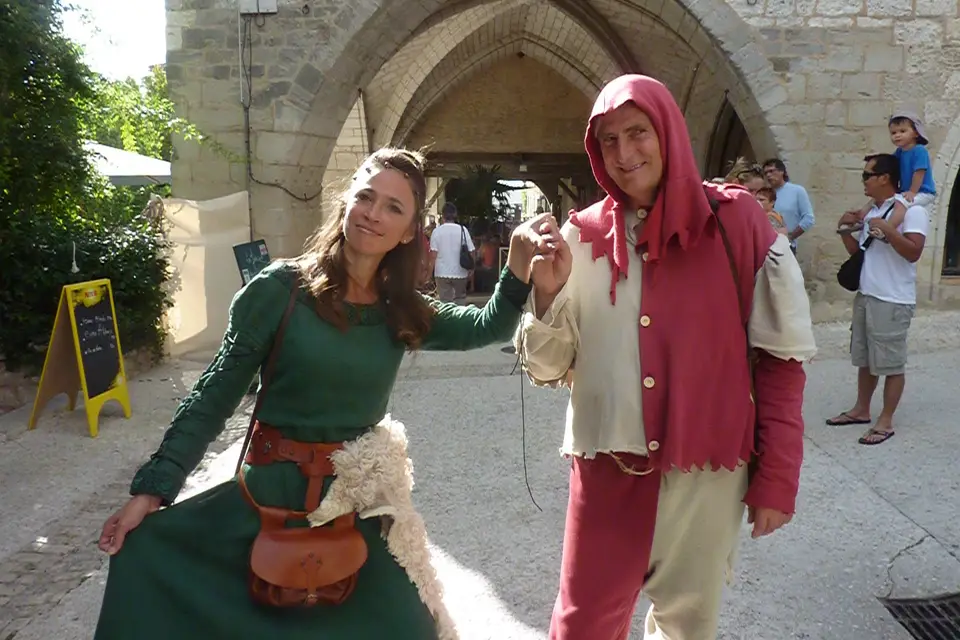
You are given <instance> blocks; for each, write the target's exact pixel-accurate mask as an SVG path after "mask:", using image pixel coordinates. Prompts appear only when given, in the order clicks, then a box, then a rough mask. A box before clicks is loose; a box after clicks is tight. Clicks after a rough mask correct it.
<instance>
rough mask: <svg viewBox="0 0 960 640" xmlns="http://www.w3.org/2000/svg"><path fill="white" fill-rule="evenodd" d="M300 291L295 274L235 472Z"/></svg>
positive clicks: (246, 445)
mask: <svg viewBox="0 0 960 640" xmlns="http://www.w3.org/2000/svg"><path fill="white" fill-rule="evenodd" d="M299 292H300V276H299V274H298V275H297V276H295V278H294V281H293V287H292V288H291V290H290V300H289V301H287V308H286V310H285V311H284V312H283V318H281V320H280V327H279V328H278V329H277V333H276V335H275V336H274V338H273V344H272V345H271V346H270V353H269V355H268V356H267V360H266V364H265V365H263V366H261V369H260V371H261V372H262V373H261V376H260V391H259V392H258V393H257V401H256V403H254V405H253V413H252V414H250V424H249V426H247V435H246V436H245V437H244V439H243V447H241V448H240V458H239V459H238V460H237V469H236V471H234V474H239V473H240V469H241V468H242V467H243V459H244V457H245V456H246V453H247V447H248V446H250V438H251V437H253V427H254V425H255V424H256V423H257V414H258V413H260V405H261V404H262V403H263V397H264V395H266V392H267V387H268V386H269V384H270V379H271V378H272V377H273V369H274V367H275V366H276V364H277V356H278V355H279V353H280V343H281V342H282V341H283V336H284V334H285V333H286V332H287V324H288V323H289V322H290V316H291V315H292V314H293V308H294V306H296V304H297V293H299Z"/></svg>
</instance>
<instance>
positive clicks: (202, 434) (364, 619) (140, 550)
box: [94, 263, 530, 640]
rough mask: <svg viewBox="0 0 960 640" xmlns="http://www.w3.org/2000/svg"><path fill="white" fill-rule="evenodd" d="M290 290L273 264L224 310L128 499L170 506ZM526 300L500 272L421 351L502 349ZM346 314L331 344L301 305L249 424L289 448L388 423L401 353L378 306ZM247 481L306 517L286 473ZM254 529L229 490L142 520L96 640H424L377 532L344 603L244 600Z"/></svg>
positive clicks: (327, 330)
mask: <svg viewBox="0 0 960 640" xmlns="http://www.w3.org/2000/svg"><path fill="white" fill-rule="evenodd" d="M293 282H294V276H293V268H292V267H291V266H289V265H287V264H285V263H274V264H273V265H271V266H269V267H267V268H266V269H265V270H264V271H263V272H261V273H260V274H259V275H258V276H257V277H256V278H254V279H253V280H252V281H251V282H250V283H248V284H247V286H246V287H245V288H244V289H242V290H241V291H240V292H239V293H238V294H237V295H236V296H235V298H234V300H233V303H232V305H231V309H230V317H229V323H228V327H227V330H226V333H225V336H224V340H223V344H222V345H221V347H220V350H219V352H218V353H217V355H216V357H215V358H214V359H213V361H212V363H211V364H210V365H209V366H208V367H207V369H206V370H205V371H204V373H203V375H202V376H201V377H200V379H199V381H198V382H197V384H196V386H195V387H194V389H193V391H192V392H191V394H190V395H189V396H188V397H187V398H185V399H184V401H183V402H182V403H181V405H180V406H179V408H178V409H177V412H176V414H175V415H174V419H173V422H172V424H171V426H170V428H169V429H168V430H167V432H166V434H165V436H164V438H163V442H162V443H161V445H160V447H159V449H158V450H157V452H156V453H155V454H153V456H151V458H150V460H149V461H148V462H147V463H146V464H145V465H144V466H143V467H142V468H141V469H140V470H139V471H138V472H137V474H136V476H135V478H134V480H133V483H132V486H131V493H132V494H134V495H136V494H149V495H156V496H161V497H162V498H163V503H164V505H170V504H172V503H173V501H174V500H175V498H176V497H177V494H178V493H179V492H180V490H181V488H182V486H183V484H184V481H185V480H186V477H187V475H188V474H189V473H190V472H191V471H193V469H194V468H195V467H196V466H197V465H198V464H199V462H200V460H201V458H202V457H203V455H204V452H205V451H206V449H207V446H208V445H209V444H210V443H211V442H212V441H213V440H214V439H215V438H216V437H217V436H218V435H219V434H220V432H221V431H222V429H223V428H224V423H225V421H226V420H227V418H228V417H230V416H231V415H232V414H233V412H234V410H235V409H236V408H237V406H238V405H239V404H240V401H241V399H242V398H243V396H244V394H245V393H246V391H247V389H248V388H249V386H250V383H251V381H252V380H253V379H254V376H256V375H257V373H258V371H259V368H260V365H261V363H262V362H263V361H264V359H265V358H266V356H267V353H268V352H269V349H270V346H271V343H272V340H273V337H274V334H275V332H276V330H277V328H278V325H279V324H280V319H281V317H282V315H283V312H284V310H285V308H286V306H287V301H288V299H289V296H290V290H291V287H292V286H293ZM529 291H530V287H529V285H527V284H525V283H523V282H521V281H520V280H518V279H517V278H516V277H515V276H514V275H513V274H512V273H510V271H509V270H508V269H506V268H505V269H504V270H503V273H501V276H500V282H499V284H498V285H497V288H496V291H495V292H494V294H493V297H492V298H491V299H490V301H489V302H488V303H487V305H486V306H485V307H484V308H483V309H478V308H476V307H460V306H456V305H454V304H439V303H438V304H437V305H436V308H437V313H436V315H435V316H434V318H433V320H432V325H431V330H430V332H429V334H428V335H427V336H426V338H425V340H424V344H423V348H424V349H431V350H467V349H474V348H478V347H483V346H486V345H489V344H492V343H496V342H500V341H505V340H508V339H509V338H510V336H511V335H512V333H513V331H514V329H515V328H516V326H517V323H518V321H519V318H520V309H521V306H522V305H523V303H524V302H525V300H526V298H527V295H528V293H529ZM348 311H349V315H350V316H351V324H350V327H349V328H348V329H347V330H346V331H345V332H342V331H340V330H339V329H337V328H335V327H334V326H333V325H331V324H329V323H327V322H325V321H323V320H321V319H320V317H319V316H317V314H316V313H315V312H314V310H313V307H312V304H311V299H310V298H309V296H308V295H307V293H306V292H305V291H301V292H300V300H299V303H298V304H297V305H296V307H295V309H294V311H293V313H292V315H291V317H290V324H289V325H288V328H287V333H286V336H285V338H284V340H283V344H282V345H281V347H280V352H279V359H278V361H277V365H276V369H275V372H274V377H273V380H272V382H271V383H270V384H271V386H270V389H269V390H268V392H267V394H266V396H265V398H264V400H263V405H262V407H261V410H260V415H259V418H260V419H261V420H262V421H263V422H264V423H265V424H269V425H271V426H275V427H277V428H278V429H280V430H281V431H282V432H283V434H284V436H285V437H287V438H291V439H294V440H301V441H308V442H339V441H344V440H350V439H354V438H357V437H359V436H360V435H362V434H363V433H365V432H366V431H368V430H369V429H370V428H372V426H373V425H374V424H376V423H377V422H379V421H380V420H381V419H382V418H383V417H384V415H385V413H386V409H387V402H388V400H389V397H390V393H391V390H392V389H393V385H394V382H395V380H396V377H397V371H398V369H399V367H400V363H401V360H402V358H403V354H404V348H403V346H402V345H401V344H399V343H398V342H395V341H394V340H393V339H392V338H391V335H390V333H389V332H388V330H387V326H386V324H385V319H384V315H383V313H382V310H381V308H380V307H379V306H377V305H369V306H365V305H348ZM246 477H247V482H248V485H249V487H250V491H251V493H252V494H253V496H254V498H255V499H256V500H257V502H259V503H260V504H262V505H270V506H277V507H282V508H288V509H299V510H302V509H303V508H304V496H305V491H306V478H305V477H304V476H303V475H302V474H301V473H300V470H299V469H298V467H297V466H296V465H295V464H294V463H282V462H281V463H273V464H270V465H266V466H256V467H247V473H246ZM327 485H328V486H329V480H328V483H327ZM259 526H260V522H259V518H258V515H257V514H256V512H255V511H254V510H253V509H252V508H251V507H250V506H249V505H248V504H247V502H245V501H244V499H243V497H242V496H241V494H240V491H239V487H238V485H237V483H236V480H235V479H231V480H229V481H227V482H224V483H223V484H220V485H218V486H216V487H213V488H212V489H209V490H207V491H205V492H203V493H201V494H199V495H196V496H194V497H192V498H190V499H187V500H184V501H183V502H179V503H177V504H173V506H168V507H167V508H165V509H161V510H160V511H158V512H156V513H154V514H151V515H149V516H147V517H146V518H145V519H144V521H143V522H142V523H141V525H140V526H139V527H137V528H136V529H134V530H133V531H132V532H130V534H129V535H128V536H127V538H126V540H125V541H124V543H123V547H122V548H121V550H120V552H119V553H117V554H116V555H115V556H113V557H112V558H111V559H110V570H109V575H108V578H107V586H106V592H105V594H104V598H103V606H102V609H101V611H100V619H99V622H98V625H97V630H96V634H95V636H94V637H95V640H191V639H195V640H218V639H221V638H222V639H230V640H236V639H243V638H250V639H257V640H260V639H266V638H278V639H280V638H282V639H283V640H334V639H343V640H346V639H350V640H385V639H390V640H426V639H431V638H435V637H436V630H435V626H434V622H433V619H432V617H431V615H430V613H429V611H428V610H427V608H426V606H425V605H424V604H423V603H422V602H421V601H420V598H419V595H418V592H417V588H416V587H415V586H414V584H413V583H412V582H411V581H410V579H409V578H408V576H407V574H406V572H405V571H404V569H403V568H401V567H400V566H399V565H398V564H397V562H396V561H395V560H394V558H393V556H391V555H390V553H389V551H388V550H387V547H386V543H385V541H384V540H383V539H382V537H381V536H380V531H381V525H380V522H379V518H371V519H369V520H357V527H358V529H360V531H361V532H362V533H363V536H364V538H365V539H366V542H367V545H368V548H369V557H368V560H367V562H366V564H365V565H364V566H363V568H362V569H361V570H360V574H359V576H358V584H357V588H356V591H354V593H353V594H352V596H351V597H350V598H349V600H347V602H345V603H344V604H341V605H338V606H319V607H313V608H309V609H283V610H280V609H274V608H270V607H265V606H262V605H258V604H256V603H254V602H253V601H252V600H251V598H250V595H249V593H248V590H247V588H248V587H247V576H248V567H249V554H250V546H251V544H252V542H253V539H254V537H255V536H256V534H257V532H258V530H259Z"/></svg>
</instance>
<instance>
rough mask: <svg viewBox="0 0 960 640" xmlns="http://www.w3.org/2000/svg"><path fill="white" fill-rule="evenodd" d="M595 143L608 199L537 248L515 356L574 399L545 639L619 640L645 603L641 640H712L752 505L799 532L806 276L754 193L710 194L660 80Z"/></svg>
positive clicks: (593, 153)
mask: <svg viewBox="0 0 960 640" xmlns="http://www.w3.org/2000/svg"><path fill="white" fill-rule="evenodd" d="M585 144H586V149H587V153H588V154H589V156H590V162H591V165H592V167H593V173H594V176H595V177H596V179H597V182H598V183H599V184H600V186H601V187H603V189H604V190H605V191H606V192H607V194H609V195H608V196H607V197H606V198H605V199H604V200H602V201H601V202H598V203H596V204H595V205H593V206H591V207H589V208H587V209H585V210H583V211H580V212H571V214H570V220H569V221H568V222H567V224H565V225H564V227H563V229H560V230H557V229H556V228H555V227H556V223H555V222H553V221H551V222H549V223H547V224H548V225H551V226H552V227H553V228H552V229H546V228H544V229H543V231H545V232H548V233H551V234H552V237H553V238H554V240H555V242H554V244H553V245H552V247H551V249H550V250H549V253H545V254H544V255H542V256H540V257H538V259H537V260H536V261H535V264H534V269H533V275H532V278H533V283H534V290H533V293H532V294H531V298H530V301H529V303H528V312H527V313H526V314H525V316H524V319H523V321H522V323H521V326H520V328H519V329H518V331H517V335H516V339H515V344H516V347H517V350H518V353H520V354H521V357H522V359H523V363H524V366H525V369H526V371H527V375H528V376H529V377H530V378H531V380H532V381H533V382H534V383H535V384H538V385H545V386H560V385H567V386H569V387H570V404H569V406H568V409H567V420H566V430H565V436H564V441H563V447H562V448H561V453H562V454H564V455H566V456H570V457H572V468H571V474H570V498H569V504H568V508H567V521H566V528H565V532H564V545H563V561H562V567H561V576H560V591H559V595H558V597H557V601H556V606H555V608H554V612H553V617H552V620H551V624H550V638H551V640H625V639H626V638H627V636H628V634H629V629H630V619H631V617H632V614H633V610H634V607H635V606H636V602H637V598H638V597H639V595H640V593H641V591H642V592H643V593H644V594H645V595H646V596H647V597H648V598H649V599H650V600H651V601H652V603H653V606H652V607H651V608H650V611H649V612H648V613H647V616H646V622H645V637H646V638H658V639H662V640H710V639H712V638H715V637H716V634H717V619H718V615H719V607H720V600H721V593H722V589H723V584H724V580H725V578H727V577H728V576H729V575H730V574H731V567H732V563H733V559H734V557H735V554H736V549H737V544H738V534H739V530H740V527H741V523H742V520H743V514H744V507H745V505H746V507H747V510H748V522H749V523H750V524H752V527H753V529H752V535H753V537H755V538H756V537H759V536H763V535H767V534H769V533H772V532H773V531H775V530H776V529H778V528H779V527H781V526H783V525H784V524H786V523H787V522H789V520H790V519H791V517H792V515H793V513H794V508H795V501H796V495H797V489H798V483H799V475H800V465H801V462H802V459H803V419H802V416H801V405H802V401H803V388H804V383H805V380H806V379H805V375H804V370H803V366H802V362H803V361H804V360H808V359H809V358H810V357H812V356H813V355H814V353H815V351H816V346H815V344H814V340H813V332H812V326H811V322H810V307H809V302H808V299H807V296H806V292H805V290H804V285H803V276H802V274H801V272H800V267H799V265H798V264H797V262H796V258H795V257H794V255H793V253H792V252H791V251H790V247H789V243H788V240H787V239H786V237H785V236H783V235H779V234H777V233H776V232H775V231H774V229H773V228H772V227H771V226H770V224H769V222H768V221H767V218H766V216H765V214H764V212H763V209H762V208H761V207H760V205H759V204H758V203H757V201H756V200H755V199H754V198H753V197H752V196H751V195H750V193H749V192H748V191H746V190H745V189H743V188H742V187H740V186H736V185H717V184H711V183H704V182H703V181H702V179H701V177H700V174H699V172H698V170H697V165H696V162H695V160H694V156H693V151H692V149H691V146H690V140H689V136H688V133H687V128H686V124H685V122H684V119H683V115H682V114H681V112H680V109H679V108H678V107H677V104H676V102H675V101H674V99H673V96H671V95H670V92H669V91H668V90H667V88H666V87H664V86H663V85H662V84H660V83H659V82H657V81H656V80H653V79H652V78H647V77H644V76H639V75H627V76H622V77H620V78H617V79H616V80H614V81H612V82H611V83H609V84H608V85H607V86H606V87H605V88H604V89H603V91H602V92H601V94H600V96H599V98H598V99H597V101H596V104H595V105H594V108H593V114H592V115H591V117H590V122H589V124H588V126H587V132H586V137H585ZM748 465H749V468H748Z"/></svg>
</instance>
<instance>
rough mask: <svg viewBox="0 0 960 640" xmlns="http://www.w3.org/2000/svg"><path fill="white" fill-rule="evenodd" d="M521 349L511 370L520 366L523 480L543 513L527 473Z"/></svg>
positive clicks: (521, 345) (528, 492)
mask: <svg viewBox="0 0 960 640" xmlns="http://www.w3.org/2000/svg"><path fill="white" fill-rule="evenodd" d="M522 348H523V335H522V334H521V336H520V349H522ZM520 349H517V361H516V362H515V363H514V364H513V370H512V371H511V372H510V375H511V376H512V375H513V374H514V373H515V372H516V371H517V367H520V376H519V379H520V451H521V456H522V457H523V482H524V484H526V485H527V494H528V495H529V496H530V501H531V502H533V506H535V507H536V508H537V510H538V511H539V512H540V513H543V509H541V508H540V505H539V504H537V499H536V498H534V497H533V489H532V488H531V487H530V478H529V476H528V475H527V417H526V410H525V406H524V400H523V386H524V385H523V367H522V366H521V365H520V359H521V358H520Z"/></svg>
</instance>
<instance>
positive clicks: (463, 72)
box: [392, 34, 603, 144]
mask: <svg viewBox="0 0 960 640" xmlns="http://www.w3.org/2000/svg"><path fill="white" fill-rule="evenodd" d="M511 55H517V56H524V55H529V56H530V57H531V58H533V59H535V60H538V61H539V62H542V63H543V64H544V65H546V66H548V67H550V68H551V69H553V70H554V71H556V72H558V73H559V74H560V75H561V76H563V78H564V79H565V80H566V81H567V82H569V83H570V84H571V85H573V86H574V87H576V88H577V89H579V90H580V91H581V92H582V93H583V95H584V96H585V97H586V98H587V99H588V100H590V101H593V99H594V98H595V97H596V95H597V93H598V92H599V91H600V88H601V87H602V86H603V83H602V81H601V80H600V79H599V78H598V77H597V76H595V75H594V74H593V73H592V72H591V70H590V69H585V68H584V66H583V65H582V64H581V63H578V61H576V60H572V59H570V57H569V56H568V55H566V53H565V52H563V51H562V50H559V51H558V48H557V47H555V46H552V45H550V44H549V43H545V42H542V41H534V40H531V39H530V37H529V36H527V35H525V34H523V35H517V36H515V37H513V38H511V39H510V40H507V41H504V42H502V43H498V44H495V45H494V46H492V47H489V48H488V49H487V50H481V51H480V52H478V53H476V54H475V55H474V56H473V57H472V58H470V59H467V60H464V61H462V64H456V65H453V64H451V65H449V66H448V67H447V68H443V65H442V64H441V65H438V66H437V68H436V69H435V74H431V75H430V76H428V77H427V78H426V79H425V81H424V83H423V85H421V87H420V89H419V90H418V91H417V92H416V93H415V94H414V95H413V96H412V98H411V100H410V102H409V103H408V105H407V108H406V109H405V110H404V113H403V115H402V116H401V118H400V121H399V123H398V125H397V128H396V132H395V133H394V136H393V140H392V143H393V144H402V143H403V142H404V141H405V140H406V139H407V136H409V134H410V131H411V130H412V129H413V128H414V127H415V126H416V125H417V123H418V122H419V121H420V119H421V118H422V117H423V115H424V114H425V113H426V112H427V111H429V109H430V107H432V106H433V105H434V104H436V103H438V102H439V101H441V100H442V99H443V98H444V96H446V95H447V94H448V93H450V92H451V91H453V90H455V89H456V88H457V86H459V85H461V84H462V83H463V82H464V81H465V80H467V79H468V78H469V77H470V76H472V75H474V74H476V73H478V72H480V71H482V70H483V69H485V68H487V67H489V66H491V65H493V64H496V63H497V62H499V61H501V60H504V59H505V58H507V57H509V56H511ZM434 75H435V76H436V77H434Z"/></svg>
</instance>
